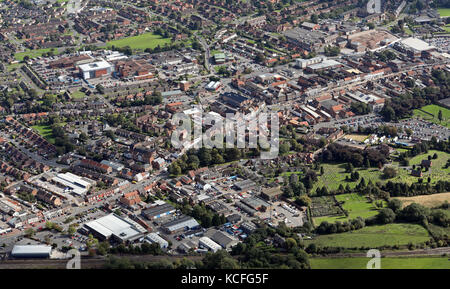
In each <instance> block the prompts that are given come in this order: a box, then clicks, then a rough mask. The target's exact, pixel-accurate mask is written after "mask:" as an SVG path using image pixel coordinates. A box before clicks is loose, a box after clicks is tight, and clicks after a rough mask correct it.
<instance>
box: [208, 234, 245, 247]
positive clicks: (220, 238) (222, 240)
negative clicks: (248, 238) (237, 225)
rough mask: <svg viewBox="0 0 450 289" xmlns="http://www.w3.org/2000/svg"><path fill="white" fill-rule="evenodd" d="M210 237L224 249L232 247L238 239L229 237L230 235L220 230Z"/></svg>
mask: <svg viewBox="0 0 450 289" xmlns="http://www.w3.org/2000/svg"><path fill="white" fill-rule="evenodd" d="M211 239H212V240H213V241H214V242H216V243H217V244H219V245H220V246H222V248H224V249H225V250H230V249H231V248H232V247H234V246H235V245H237V244H238V243H239V241H238V240H236V239H235V238H233V237H231V235H229V234H226V233H224V232H222V231H217V232H215V233H214V234H213V235H212V236H211Z"/></svg>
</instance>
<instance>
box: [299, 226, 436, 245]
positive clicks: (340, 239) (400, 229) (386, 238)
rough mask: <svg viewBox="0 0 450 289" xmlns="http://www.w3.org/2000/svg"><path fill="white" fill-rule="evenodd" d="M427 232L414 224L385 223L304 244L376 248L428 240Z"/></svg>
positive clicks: (319, 238)
mask: <svg viewBox="0 0 450 289" xmlns="http://www.w3.org/2000/svg"><path fill="white" fill-rule="evenodd" d="M429 238H430V237H429V235H428V232H427V231H426V230H425V228H423V227H422V226H420V225H416V224H387V225H377V226H370V227H364V228H362V229H359V230H356V231H350V232H346V233H340V234H330V235H320V236H318V237H316V238H314V239H312V240H306V241H305V244H306V245H309V244H310V243H314V244H316V245H318V246H327V247H343V248H360V247H370V248H378V247H382V246H394V245H398V246H401V245H407V244H409V243H413V244H418V243H423V242H426V241H428V240H429Z"/></svg>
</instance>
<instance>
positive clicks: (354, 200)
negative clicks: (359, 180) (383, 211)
mask: <svg viewBox="0 0 450 289" xmlns="http://www.w3.org/2000/svg"><path fill="white" fill-rule="evenodd" d="M336 199H337V200H338V202H344V204H343V205H342V207H343V208H344V209H345V210H347V211H348V213H349V215H348V217H346V216H345V215H341V216H325V217H318V218H314V224H315V225H316V226H318V225H320V223H322V222H323V221H327V222H329V223H334V222H336V221H341V222H343V221H347V220H350V219H355V218H356V217H362V218H363V219H366V218H369V217H372V216H375V215H376V214H377V212H378V210H377V208H376V207H375V205H374V204H373V203H370V202H368V201H367V199H366V198H365V197H364V196H360V195H358V194H343V195H337V196H336Z"/></svg>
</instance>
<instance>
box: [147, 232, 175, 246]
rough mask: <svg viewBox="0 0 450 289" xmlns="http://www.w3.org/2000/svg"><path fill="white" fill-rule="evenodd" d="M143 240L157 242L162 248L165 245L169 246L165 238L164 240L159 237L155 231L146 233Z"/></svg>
mask: <svg viewBox="0 0 450 289" xmlns="http://www.w3.org/2000/svg"><path fill="white" fill-rule="evenodd" d="M144 241H146V242H149V243H158V244H159V246H160V247H161V248H162V249H165V248H167V247H168V246H169V243H168V242H167V241H166V240H164V239H163V238H161V237H160V236H159V235H158V234H156V233H150V234H148V235H147V236H146V237H145V239H144Z"/></svg>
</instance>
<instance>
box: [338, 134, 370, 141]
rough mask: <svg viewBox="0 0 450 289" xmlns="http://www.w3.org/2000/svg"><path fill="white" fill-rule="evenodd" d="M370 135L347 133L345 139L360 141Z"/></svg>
mask: <svg viewBox="0 0 450 289" xmlns="http://www.w3.org/2000/svg"><path fill="white" fill-rule="evenodd" d="M368 137H369V136H368V135H366V134H346V135H345V136H343V138H344V139H352V140H355V141H359V142H363V141H365V140H366V139H367V138H368Z"/></svg>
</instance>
